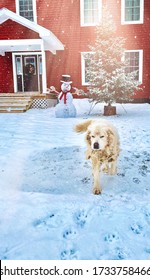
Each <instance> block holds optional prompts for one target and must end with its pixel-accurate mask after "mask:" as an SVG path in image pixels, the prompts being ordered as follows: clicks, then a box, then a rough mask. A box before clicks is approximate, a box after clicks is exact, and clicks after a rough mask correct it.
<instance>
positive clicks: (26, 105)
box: [0, 92, 57, 113]
mask: <svg viewBox="0 0 150 280" xmlns="http://www.w3.org/2000/svg"><path fill="white" fill-rule="evenodd" d="M56 104H57V99H56V97H55V96H53V95H50V94H48V95H46V94H42V93H38V92H34V93H33V92H27V93H1V94H0V113H23V112H26V111H27V110H29V109H47V108H49V107H53V106H55V105H56Z"/></svg>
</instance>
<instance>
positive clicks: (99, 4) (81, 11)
mask: <svg viewBox="0 0 150 280" xmlns="http://www.w3.org/2000/svg"><path fill="white" fill-rule="evenodd" d="M84 1H85V0H80V25H81V26H96V25H97V24H98V23H99V22H100V20H101V18H102V0H98V13H99V18H98V22H95V23H93V24H92V23H85V22H84Z"/></svg>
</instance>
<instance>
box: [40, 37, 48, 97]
mask: <svg viewBox="0 0 150 280" xmlns="http://www.w3.org/2000/svg"><path fill="white" fill-rule="evenodd" d="M41 52H42V88H43V93H46V92H47V77H46V57H45V51H44V42H43V41H42V44H41Z"/></svg>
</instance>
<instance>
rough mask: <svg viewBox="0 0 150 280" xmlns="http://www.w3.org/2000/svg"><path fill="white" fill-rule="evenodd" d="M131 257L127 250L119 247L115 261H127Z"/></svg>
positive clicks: (116, 249)
mask: <svg viewBox="0 0 150 280" xmlns="http://www.w3.org/2000/svg"><path fill="white" fill-rule="evenodd" d="M128 257H129V252H126V249H125V248H120V247H117V248H115V252H114V259H115V260H125V259H127V258H128Z"/></svg>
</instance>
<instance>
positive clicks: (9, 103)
mask: <svg viewBox="0 0 150 280" xmlns="http://www.w3.org/2000/svg"><path fill="white" fill-rule="evenodd" d="M31 104H32V96H15V95H13V96H4V95H0V113H23V112H26V111H27V110H28V109H29V108H30V106H31Z"/></svg>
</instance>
